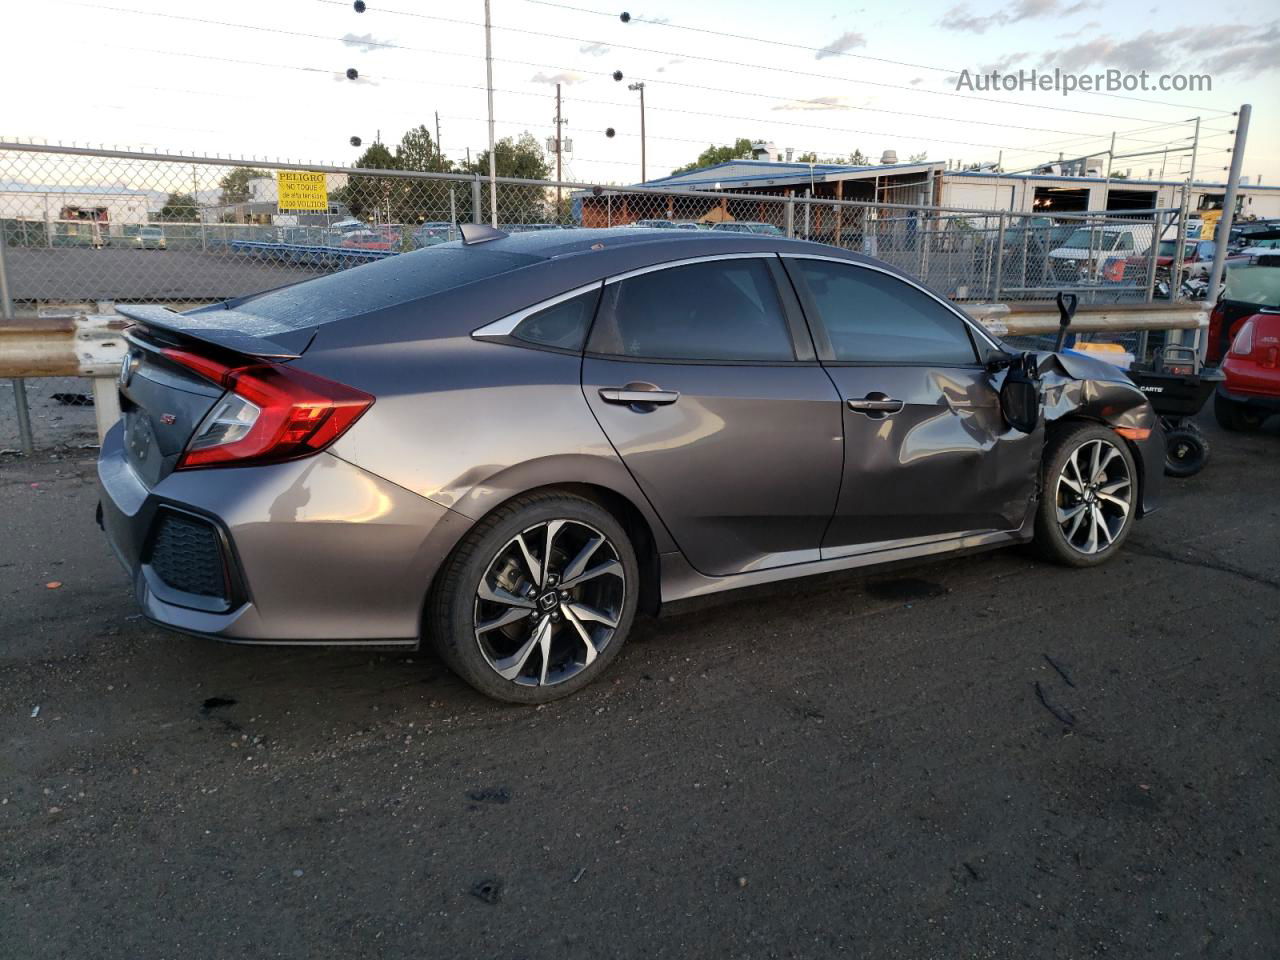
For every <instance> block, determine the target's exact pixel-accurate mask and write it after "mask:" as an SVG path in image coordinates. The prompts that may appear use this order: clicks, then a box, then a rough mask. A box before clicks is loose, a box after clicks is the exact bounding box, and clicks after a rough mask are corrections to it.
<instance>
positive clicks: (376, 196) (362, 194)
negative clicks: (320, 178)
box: [338, 143, 399, 223]
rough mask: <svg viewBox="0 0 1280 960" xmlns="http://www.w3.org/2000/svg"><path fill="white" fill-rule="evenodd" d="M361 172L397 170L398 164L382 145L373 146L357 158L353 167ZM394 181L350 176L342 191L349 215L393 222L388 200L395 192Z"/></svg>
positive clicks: (391, 178) (355, 175) (389, 178)
mask: <svg viewBox="0 0 1280 960" xmlns="http://www.w3.org/2000/svg"><path fill="white" fill-rule="evenodd" d="M354 165H355V166H356V167H357V168H359V169H362V170H396V169H399V163H398V162H397V161H396V158H395V156H394V155H393V154H392V153H391V151H390V150H388V149H387V148H386V147H385V146H384V145H383V144H381V143H375V144H372V145H370V147H369V148H368V149H367V150H365V152H364V153H362V154H360V156H359V158H358V159H357V160H356V162H355V164H354ZM395 186H396V180H395V178H394V177H378V176H369V175H368V174H357V173H353V174H351V175H350V176H348V177H347V185H346V186H345V187H343V188H342V189H341V190H340V191H338V193H339V194H341V202H342V203H344V204H346V206H347V209H348V210H350V211H351V215H352V216H354V217H359V218H360V219H361V220H373V221H380V222H384V223H390V222H392V221H393V220H394V219H395V217H394V216H393V215H392V210H391V200H392V196H393V194H394V192H395Z"/></svg>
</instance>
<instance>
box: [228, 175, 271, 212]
mask: <svg viewBox="0 0 1280 960" xmlns="http://www.w3.org/2000/svg"><path fill="white" fill-rule="evenodd" d="M265 176H268V174H267V172H266V171H265V170H257V169H254V168H253V167H236V168H235V169H234V170H232V171H231V172H230V173H228V174H227V175H226V176H225V177H223V178H222V179H221V180H219V181H218V186H219V187H221V188H222V196H221V201H222V203H224V204H231V203H244V202H245V201H246V200H248V199H249V181H250V180H256V179H258V177H265Z"/></svg>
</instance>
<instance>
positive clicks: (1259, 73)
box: [0, 0, 1280, 184]
mask: <svg viewBox="0 0 1280 960" xmlns="http://www.w3.org/2000/svg"><path fill="white" fill-rule="evenodd" d="M367 6H368V8H367V10H366V12H364V13H356V12H355V10H354V9H353V7H352V3H351V2H350V0H271V2H262V0H255V2H249V0H222V2H220V3H217V4H213V3H208V2H202V3H200V2H195V0H101V2H99V0H85V2H70V0H40V2H33V3H24V4H21V5H17V4H14V5H10V6H9V8H8V9H7V11H6V26H7V27H8V30H7V32H8V34H9V36H10V37H11V38H13V39H21V40H22V41H23V42H20V43H10V44H8V45H7V47H8V49H7V52H6V57H5V60H6V66H7V68H8V73H9V75H10V77H17V78H25V83H23V85H22V89H23V91H24V92H23V94H22V95H19V96H14V95H10V96H8V97H6V104H5V110H4V113H3V117H2V118H0V136H5V137H13V136H18V137H23V138H26V137H36V138H45V139H48V140H51V141H62V142H64V143H71V142H77V143H85V142H90V143H93V144H98V143H104V144H108V145H112V144H115V145H120V146H131V147H148V148H150V147H155V148H162V149H166V150H181V151H185V152H191V151H196V152H207V153H218V154H233V155H237V156H238V155H241V154H244V155H246V156H248V155H257V156H265V157H269V158H274V157H280V158H290V159H300V160H310V161H314V162H330V163H339V164H348V163H350V162H351V161H352V160H354V159H355V157H356V156H357V155H358V153H359V152H360V151H359V150H357V149H355V148H352V147H351V146H349V144H348V140H349V138H350V137H352V136H359V137H361V138H363V140H364V142H365V144H366V145H367V144H368V143H369V142H371V141H373V139H374V138H375V137H376V136H378V134H379V131H380V132H381V136H382V138H383V140H384V141H391V142H394V141H395V140H398V139H399V136H400V134H401V133H402V132H403V131H404V130H405V129H406V128H407V127H410V126H412V125H415V124H418V123H426V124H427V125H428V126H433V125H434V123H435V119H434V115H435V112H437V111H438V112H439V114H440V127H441V130H442V141H443V145H444V149H445V152H446V153H447V154H448V155H449V156H451V157H456V158H461V157H463V156H464V155H465V153H466V150H467V148H470V149H471V150H472V152H475V151H476V150H478V149H482V148H483V147H484V145H485V143H486V136H487V134H486V128H485V124H484V117H485V94H484V82H485V70H484V58H483V56H484V38H483V31H482V29H481V27H480V26H479V24H480V23H481V22H482V20H483V4H482V3H481V2H480V0H455V2H452V3H439V2H434V3H430V4H426V3H414V2H413V0H386V2H383V0H367ZM1209 9H1210V8H1208V7H1206V5H1205V4H1204V3H1202V2H1196V3H1192V2H1190V0H1174V2H1173V3H1165V4H1161V5H1150V4H1149V2H1148V0H1135V2H1133V3H1130V4H1127V5H1118V4H1114V3H1112V4H1107V5H1105V6H1104V5H1103V3H1102V2H1101V0H1017V2H1014V3H1012V4H1009V3H996V2H993V0H967V2H962V3H958V4H957V3H953V2H950V0H937V2H934V0H928V2H917V3H912V4H904V3H887V2H883V0H846V2H837V0H791V2H788V3H780V2H777V0H773V2H765V0H732V2H730V0H702V2H700V3H696V4H692V3H687V2H686V3H678V2H675V0H645V3H644V4H643V5H642V6H641V5H637V6H630V5H629V3H628V2H626V0H622V2H619V0H613V2H612V4H610V3H609V2H606V0H566V2H565V3H547V2H542V0H493V19H494V26H495V29H494V32H493V47H494V57H495V63H494V86H495V91H496V92H495V97H494V99H495V116H496V118H497V131H498V136H500V137H501V136H506V135H514V134H519V133H521V132H522V131H525V130H528V131H529V132H531V133H533V134H534V135H535V136H537V137H538V139H539V140H545V139H546V138H547V137H548V136H550V135H551V133H552V127H551V122H552V118H553V115H554V103H553V97H554V89H555V83H556V82H557V81H558V82H560V83H561V84H562V88H563V95H564V114H565V116H566V117H567V118H568V119H569V124H568V126H567V130H566V133H567V135H568V136H569V137H571V138H572V139H573V145H574V151H573V154H572V157H571V159H570V161H569V163H568V168H567V171H566V175H567V176H568V177H572V178H575V179H579V180H589V181H597V180H598V181H604V182H634V181H636V180H638V179H639V176H640V145H639V126H640V124H639V108H638V102H637V95H636V94H635V93H632V92H629V91H628V89H627V84H628V83H630V82H633V81H638V80H639V81H643V82H644V83H645V84H646V91H645V94H646V104H647V107H648V114H647V129H648V174H649V176H650V177H654V176H658V175H662V174H665V173H668V172H669V171H670V170H671V168H672V167H674V166H677V165H679V164H682V163H685V162H687V161H689V160H691V159H693V158H694V157H696V156H697V154H698V153H699V152H700V151H701V150H702V149H703V148H705V146H706V145H707V144H708V143H710V142H716V143H723V142H731V141H732V140H734V139H735V138H737V137H750V138H753V139H763V140H769V141H772V142H773V143H775V144H776V145H777V147H778V148H779V149H782V148H786V147H793V148H795V150H796V152H797V153H800V152H804V151H809V150H813V151H816V152H817V153H818V154H819V156H832V155H848V154H849V153H851V152H852V151H853V150H855V149H860V150H861V151H862V152H863V153H864V154H867V155H869V156H872V157H875V158H878V157H879V156H880V154H881V153H882V151H884V150H886V149H892V150H896V151H897V153H898V155H899V157H901V158H903V159H905V158H906V157H907V156H908V155H909V154H914V153H921V152H927V154H928V156H929V158H930V159H955V160H960V161H964V162H966V163H968V162H975V161H988V160H989V161H994V160H995V159H996V158H997V157H998V156H1001V155H1002V156H1003V162H1004V166H1005V168H1006V169H1009V170H1016V169H1023V168H1026V167H1030V166H1032V165H1034V164H1036V163H1039V162H1044V161H1047V160H1050V159H1054V158H1056V157H1057V156H1058V153H1059V151H1062V152H1065V153H1066V154H1067V155H1068V156H1071V155H1079V154H1081V153H1084V152H1088V151H1098V150H1104V149H1105V148H1106V146H1107V143H1108V141H1109V139H1110V136H1111V133H1112V131H1118V132H1120V134H1121V136H1120V139H1119V147H1118V150H1117V152H1136V151H1139V150H1161V149H1163V147H1165V146H1166V145H1167V146H1170V147H1181V146H1186V145H1188V144H1189V143H1190V140H1189V137H1190V135H1191V133H1192V126H1191V125H1190V124H1189V123H1187V122H1186V121H1187V120H1189V119H1190V118H1193V117H1195V116H1201V117H1202V118H1204V119H1203V128H1204V132H1203V139H1202V147H1201V151H1200V158H1199V162H1198V164H1197V178H1198V179H1208V180H1219V179H1222V178H1223V177H1224V176H1225V173H1224V168H1225V167H1226V166H1227V164H1228V163H1229V159H1230V158H1229V154H1228V153H1227V152H1226V148H1227V147H1228V146H1229V145H1230V143H1231V137H1230V134H1229V131H1230V130H1231V129H1232V128H1233V127H1234V119H1233V117H1231V116H1230V112H1231V111H1233V110H1235V109H1236V108H1237V107H1238V105H1239V104H1240V103H1242V102H1251V103H1253V105H1254V117H1253V126H1252V129H1251V135H1250V140H1249V146H1248V150H1247V151H1246V158H1245V167H1244V172H1245V173H1246V174H1247V175H1249V176H1250V178H1251V179H1252V178H1254V177H1256V176H1259V175H1261V177H1262V182H1263V183H1270V184H1277V183H1280V122H1278V121H1277V116H1276V113H1277V110H1280V101H1278V99H1277V97H1276V93H1277V91H1278V90H1280V14H1278V13H1277V8H1276V7H1275V5H1274V2H1273V0H1238V2H1235V3H1232V4H1230V5H1229V7H1228V8H1221V9H1226V10H1229V12H1228V13H1227V14H1226V16H1227V18H1228V20H1227V22H1218V16H1217V14H1215V16H1214V17H1212V18H1210V17H1208V16H1207V13H1208V11H1209ZM623 10H626V11H627V12H629V13H630V14H631V20H630V22H629V23H623V22H622V21H621V19H620V17H619V14H620V13H621V12H622V11H623ZM1206 20H1212V21H1213V22H1212V25H1211V26H1198V25H1199V24H1203V23H1205V22H1206ZM992 67H997V68H1000V69H1007V70H1016V69H1017V68H1019V67H1022V68H1027V69H1030V68H1032V67H1035V68H1039V69H1049V70H1052V69H1053V68H1054V67H1058V68H1061V69H1063V70H1069V71H1076V72H1096V71H1102V70H1105V69H1107V68H1117V69H1121V70H1126V71H1138V70H1144V69H1145V70H1148V71H1151V72H1152V73H1153V74H1156V75H1158V74H1165V73H1167V74H1174V73H1207V74H1209V75H1210V76H1211V78H1212V92H1204V93H1174V92H1163V93H1162V92H1159V91H1154V90H1153V91H1149V92H1145V93H1143V92H1135V93H1130V94H1119V95H1099V94H1084V93H1074V94H1072V95H1070V96H1067V97H1063V96H1062V95H1061V94H1059V93H1053V92H1034V93H1033V92H1024V93H998V94H989V93H968V94H966V95H964V96H960V95H958V94H957V92H956V89H955V78H956V77H957V76H958V75H959V74H960V72H961V71H963V70H969V71H971V72H977V71H980V70H983V69H991V68H992ZM348 68H355V69H356V70H357V71H358V72H359V79H358V80H356V81H351V80H348V79H347V78H346V76H345V72H346V71H347V69H348ZM615 70H621V71H622V72H623V74H624V76H625V79H624V80H623V82H621V83H618V82H615V81H614V80H613V79H612V77H611V74H612V73H613V71H615ZM608 127H613V128H615V129H616V131H617V136H615V137H613V138H612V139H610V138H608V137H606V136H605V130H606V128H608ZM1188 162H1189V157H1188V156H1187V154H1185V153H1173V154H1170V155H1169V156H1168V157H1167V159H1166V158H1164V157H1162V156H1153V157H1144V158H1141V159H1133V160H1119V161H1117V163H1116V164H1115V166H1116V167H1118V168H1120V169H1131V170H1132V171H1133V174H1134V175H1135V176H1145V175H1146V174H1147V172H1148V171H1149V170H1154V171H1155V172H1156V173H1157V174H1158V173H1159V172H1160V169H1161V166H1162V164H1163V165H1164V166H1165V169H1166V172H1167V174H1168V175H1170V177H1171V178H1172V177H1173V176H1175V175H1177V174H1178V173H1179V172H1185V170H1186V167H1187V164H1188Z"/></svg>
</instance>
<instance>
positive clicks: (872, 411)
mask: <svg viewBox="0 0 1280 960" xmlns="http://www.w3.org/2000/svg"><path fill="white" fill-rule="evenodd" d="M848 403H849V409H850V410H853V411H855V412H856V413H861V414H863V415H864V416H866V417H868V418H870V419H872V420H883V419H884V418H885V417H891V416H893V415H894V414H895V413H898V412H899V411H901V410H902V408H903V407H904V406H906V404H904V403H903V402H902V401H901V400H894V399H893V398H892V397H890V396H888V395H887V394H884V393H878V392H872V393H868V394H867V395H866V397H865V398H864V399H862V400H849V401H848Z"/></svg>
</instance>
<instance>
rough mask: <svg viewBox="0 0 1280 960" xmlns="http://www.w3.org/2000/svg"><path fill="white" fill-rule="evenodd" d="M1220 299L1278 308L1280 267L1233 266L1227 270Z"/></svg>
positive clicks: (1279, 302)
mask: <svg viewBox="0 0 1280 960" xmlns="http://www.w3.org/2000/svg"><path fill="white" fill-rule="evenodd" d="M1222 299H1224V300H1236V301H1239V302H1240V303H1251V304H1256V305H1258V306H1262V307H1271V308H1272V309H1276V310H1280V267H1256V266H1241V267H1233V268H1232V269H1230V270H1228V271H1227V277H1226V282H1225V285H1224V287H1223V291H1222Z"/></svg>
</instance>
